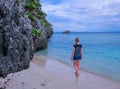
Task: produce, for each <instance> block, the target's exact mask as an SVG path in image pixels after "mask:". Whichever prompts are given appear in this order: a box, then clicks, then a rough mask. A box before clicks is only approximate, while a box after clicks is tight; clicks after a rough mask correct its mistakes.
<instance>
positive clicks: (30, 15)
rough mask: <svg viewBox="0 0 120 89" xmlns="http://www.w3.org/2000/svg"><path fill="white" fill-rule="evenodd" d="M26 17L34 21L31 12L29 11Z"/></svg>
mask: <svg viewBox="0 0 120 89" xmlns="http://www.w3.org/2000/svg"><path fill="white" fill-rule="evenodd" d="M28 18H29V19H30V20H31V21H33V22H34V21H35V18H34V16H33V14H32V13H29V14H28Z"/></svg>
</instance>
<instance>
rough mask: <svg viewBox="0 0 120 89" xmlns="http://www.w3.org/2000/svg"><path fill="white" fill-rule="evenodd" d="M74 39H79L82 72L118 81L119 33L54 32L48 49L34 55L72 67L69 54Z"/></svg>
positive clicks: (119, 70)
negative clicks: (81, 53) (81, 54)
mask: <svg viewBox="0 0 120 89" xmlns="http://www.w3.org/2000/svg"><path fill="white" fill-rule="evenodd" d="M76 37H79V38H80V43H81V44H82V46H83V48H82V50H83V58H82V60H81V64H80V67H81V69H82V70H85V71H88V72H91V73H95V74H99V75H101V76H105V77H108V78H111V79H115V80H120V33H103V32H102V33H100V32H93V33H91V32H90V33H89V32H87V33H83V32H82V33H79V32H78V33H77V32H72V33H70V34H62V33H60V32H55V33H54V34H53V35H52V37H51V38H50V39H49V42H48V47H47V48H46V49H44V50H41V51H38V52H36V53H35V54H36V55H39V56H46V57H48V58H52V59H55V60H58V61H60V62H63V63H65V64H67V65H69V66H73V63H72V62H71V52H72V48H73V45H74V43H75V41H74V40H75V38H76Z"/></svg>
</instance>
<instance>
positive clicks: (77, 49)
mask: <svg viewBox="0 0 120 89" xmlns="http://www.w3.org/2000/svg"><path fill="white" fill-rule="evenodd" d="M74 48H75V53H74V56H73V59H81V56H82V55H81V54H80V50H81V48H82V45H81V44H75V45H74Z"/></svg>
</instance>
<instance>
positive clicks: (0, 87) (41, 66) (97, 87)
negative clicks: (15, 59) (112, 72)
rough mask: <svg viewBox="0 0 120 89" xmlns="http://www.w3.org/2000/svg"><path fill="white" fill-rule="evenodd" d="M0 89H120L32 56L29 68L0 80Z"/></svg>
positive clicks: (114, 82) (49, 60)
mask: <svg viewBox="0 0 120 89" xmlns="http://www.w3.org/2000/svg"><path fill="white" fill-rule="evenodd" d="M0 89H120V82H117V81H114V80H111V79H108V78H105V77H101V76H98V75H95V74H92V73H88V72H84V71H80V76H79V77H78V78H76V77H75V74H74V69H73V68H71V67H69V66H68V65H65V64H63V63H60V62H58V61H55V60H52V59H48V58H46V57H37V56H34V58H33V60H32V62H31V63H30V67H29V68H28V69H26V70H23V71H20V72H18V73H13V74H9V75H8V76H7V78H5V79H3V78H0Z"/></svg>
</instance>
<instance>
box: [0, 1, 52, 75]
mask: <svg viewBox="0 0 120 89" xmlns="http://www.w3.org/2000/svg"><path fill="white" fill-rule="evenodd" d="M45 16H46V14H45V13H44V12H42V10H41V5H40V3H39V1H38V0H0V76H1V77H6V76H7V74H9V73H13V72H17V71H20V70H23V69H26V68H28V67H29V62H30V60H31V59H32V57H33V54H34V51H36V50H39V49H43V48H45V47H46V46H47V42H48V38H49V37H50V36H51V35H52V34H53V31H52V25H51V24H50V23H49V22H48V21H47V20H46V19H45Z"/></svg>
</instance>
